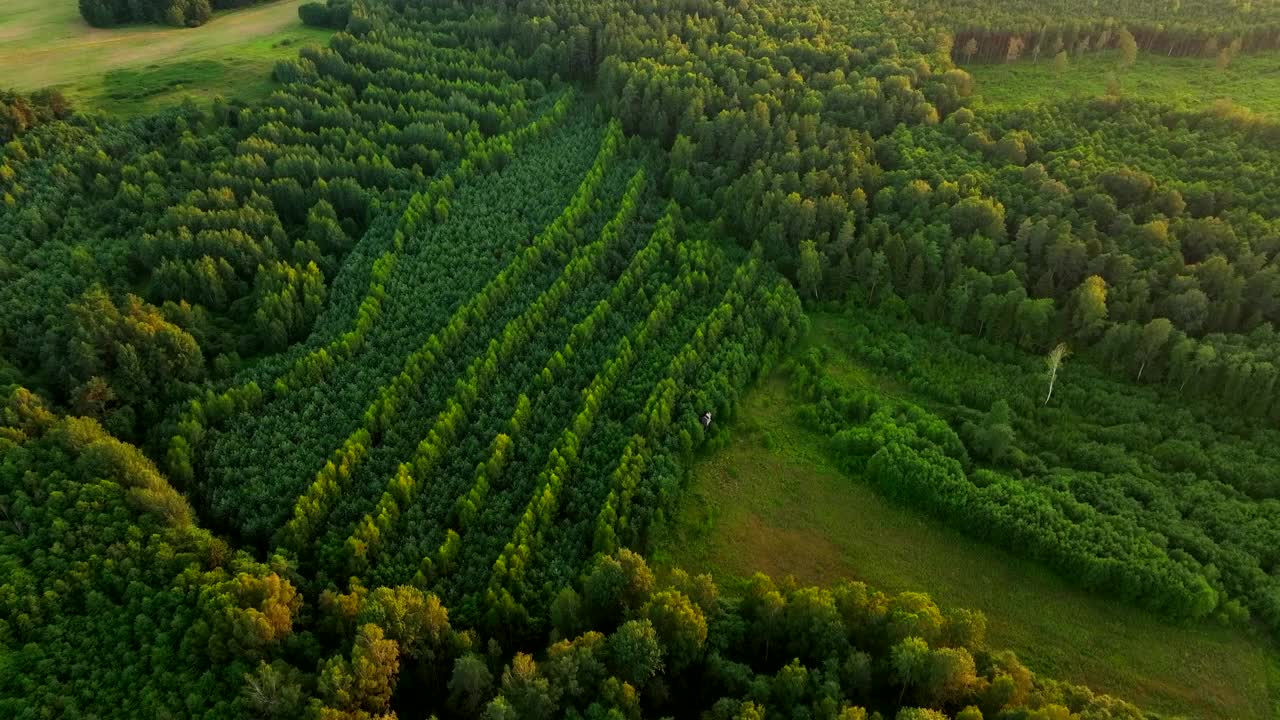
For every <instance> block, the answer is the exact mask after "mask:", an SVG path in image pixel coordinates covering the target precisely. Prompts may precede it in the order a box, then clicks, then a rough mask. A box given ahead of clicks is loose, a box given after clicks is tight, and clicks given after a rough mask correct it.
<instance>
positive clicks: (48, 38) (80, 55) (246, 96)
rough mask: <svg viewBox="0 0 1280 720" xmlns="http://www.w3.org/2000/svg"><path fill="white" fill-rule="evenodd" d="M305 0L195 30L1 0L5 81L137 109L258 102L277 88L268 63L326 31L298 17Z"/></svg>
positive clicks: (93, 104) (111, 107) (35, 0)
mask: <svg viewBox="0 0 1280 720" xmlns="http://www.w3.org/2000/svg"><path fill="white" fill-rule="evenodd" d="M301 2H302V0H278V1H277V2H273V3H269V4H266V5H259V6H256V7H251V8H247V9H244V10H239V11H235V12H228V13H221V14H219V15H218V16H217V17H215V18H214V20H213V21H212V22H210V23H208V24H207V25H204V26H203V27H198V28H189V29H188V28H168V27H159V26H154V25H139V26H131V27H125V28H115V29H110V30H102V29H98V28H92V27H89V26H88V25H87V24H86V23H85V22H84V20H83V19H81V17H80V13H79V10H78V9H77V4H76V2H75V0H48V1H43V2H42V0H4V3H3V5H4V7H3V9H0V78H2V79H0V86H4V87H12V88H15V89H18V90H24V91H29V90H35V89H37V88H41V87H47V86H55V87H59V88H61V89H62V90H63V92H64V93H66V95H67V96H68V97H69V98H71V99H72V100H73V101H74V102H75V103H76V104H77V105H78V106H80V107H82V108H90V109H97V110H102V111H105V112H109V113H114V114H124V115H130V114H138V113H143V112H147V111H150V110H155V109H159V108H162V107H166V106H169V105H174V104H177V103H179V102H181V101H182V100H183V98H185V97H192V98H193V99H195V100H197V101H201V100H207V99H208V98H212V97H213V96H215V95H222V96H224V97H227V98H239V99H242V100H252V99H255V98H259V97H263V96H265V95H266V94H267V93H269V92H270V91H271V87H272V81H271V77H270V76H271V67H272V65H274V64H275V62H276V61H277V60H280V59H282V58H287V57H292V56H294V55H296V54H297V52H298V48H299V47H300V46H302V45H304V44H307V43H323V42H324V41H325V40H326V39H327V37H328V36H329V34H330V32H329V31H327V30H319V29H316V28H308V27H305V26H304V25H303V24H302V23H301V21H299V20H298V5H299V4H301Z"/></svg>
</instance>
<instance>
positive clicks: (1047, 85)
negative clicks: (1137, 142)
mask: <svg viewBox="0 0 1280 720" xmlns="http://www.w3.org/2000/svg"><path fill="white" fill-rule="evenodd" d="M1118 62H1119V55H1118V54H1117V53H1116V52H1106V53H1098V54H1092V55H1086V56H1084V57H1081V58H1071V61H1070V65H1069V66H1068V67H1067V69H1066V70H1065V71H1064V72H1062V73H1058V72H1057V71H1055V70H1054V67H1053V62H1052V59H1046V58H1041V59H1040V60H1039V61H1038V62H1033V61H1031V60H1019V61H1017V62H1012V63H997V64H986V63H973V64H968V65H964V66H963V67H964V69H965V70H967V71H969V73H971V74H972V75H973V76H974V78H975V80H977V89H976V91H975V92H976V94H978V95H980V96H981V97H982V98H983V99H984V100H985V102H986V103H987V105H989V106H991V107H995V108H1015V107H1019V106H1023V105H1026V104H1027V103H1034V102H1039V101H1041V100H1054V99H1057V100H1061V99H1068V98H1075V97H1080V98H1088V97H1096V96H1099V95H1103V94H1105V93H1106V92H1107V84H1108V79H1109V77H1110V76H1111V75H1112V74H1114V75H1115V77H1117V78H1118V79H1119V81H1120V88H1121V92H1122V93H1123V94H1124V95H1126V96H1129V97H1139V98H1151V99H1156V100H1169V101H1173V102H1177V103H1181V104H1183V105H1186V106H1188V107H1202V106H1204V105H1208V104H1212V103H1214V102H1216V101H1218V100H1223V99H1226V100H1230V101H1232V102H1233V103H1235V104H1236V105H1240V106H1243V107H1247V108H1249V109H1250V110H1253V111H1254V112H1257V113H1262V114H1266V115H1280V53H1263V54H1256V55H1241V56H1240V57H1237V58H1236V59H1235V60H1233V61H1232V63H1231V65H1230V66H1228V67H1227V69H1225V70H1219V69H1218V68H1217V61H1216V60H1214V59H1212V58H1198V57H1164V56H1162V55H1149V54H1139V55H1138V61H1137V63H1136V64H1134V66H1133V67H1131V68H1129V69H1127V70H1117V63H1118Z"/></svg>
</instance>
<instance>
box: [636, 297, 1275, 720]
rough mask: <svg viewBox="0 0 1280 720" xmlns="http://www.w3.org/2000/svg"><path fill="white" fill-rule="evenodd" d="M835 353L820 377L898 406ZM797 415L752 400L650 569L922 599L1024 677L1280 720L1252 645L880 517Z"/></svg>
mask: <svg viewBox="0 0 1280 720" xmlns="http://www.w3.org/2000/svg"><path fill="white" fill-rule="evenodd" d="M812 319H813V320H814V326H813V331H812V332H811V334H810V338H809V340H808V342H810V343H824V344H826V345H828V346H829V347H833V348H839V347H841V346H842V345H841V342H840V337H839V335H840V333H839V318H838V317H836V316H822V315H817V316H813V318H812ZM833 355H834V356H835V357H834V359H833V362H832V365H831V366H829V367H828V370H829V372H830V374H831V376H832V377H834V378H837V379H839V380H841V381H843V382H849V383H873V384H874V385H875V386H876V387H877V388H878V389H880V390H881V391H882V392H887V393H890V394H894V395H898V394H902V391H901V389H900V388H898V387H896V386H895V385H893V384H892V382H891V381H889V380H884V379H881V378H878V377H875V376H873V375H871V374H869V373H868V372H867V371H866V370H865V369H864V368H861V367H859V366H857V365H856V364H854V363H853V362H851V361H850V360H849V359H848V358H847V357H842V356H841V355H840V354H839V353H838V352H837V353H833ZM794 407H795V404H794V402H793V401H792V400H791V398H790V395H789V392H788V390H787V388H786V381H785V379H783V378H782V377H780V376H778V375H774V376H773V377H771V378H769V379H767V380H765V381H764V382H762V383H761V385H760V386H759V387H757V388H755V389H754V390H753V391H751V393H750V394H749V395H748V396H747V397H746V399H745V401H744V402H743V405H742V408H741V411H740V414H739V416H738V418H736V419H735V421H734V426H733V428H732V432H733V440H732V441H731V443H730V445H729V447H728V448H727V449H725V450H722V451H719V452H717V453H715V454H713V455H712V456H710V457H708V458H706V459H704V460H702V461H701V462H699V463H698V464H696V465H695V467H694V470H693V473H692V476H691V478H690V480H689V485H688V490H687V495H686V497H685V500H684V505H683V509H682V511H681V514H680V516H679V518H678V520H677V521H676V522H675V523H674V526H673V528H672V530H671V531H670V532H669V533H668V535H667V537H665V538H663V539H662V541H661V542H660V543H659V547H658V548H657V549H656V552H655V563H656V564H658V565H662V566H680V567H684V568H685V569H687V570H690V571H698V572H704V571H711V572H715V573H717V574H727V575H730V576H736V577H742V576H745V575H749V574H751V573H752V572H754V571H756V570H761V571H763V572H766V573H769V574H771V575H774V576H783V575H788V574H791V575H794V576H796V578H798V579H799V580H801V581H804V582H812V583H830V582H832V581H835V580H836V579H838V578H842V577H849V578H856V579H859V580H863V581H865V582H867V583H870V584H871V585H873V586H876V587H878V588H880V589H883V590H886V591H894V592H898V591H903V590H922V591H926V592H928V593H930V594H931V595H932V596H933V597H934V598H935V599H937V600H938V601H939V602H940V603H942V604H944V605H957V606H965V607H971V608H977V609H980V610H982V611H983V612H985V613H986V614H987V616H988V617H989V618H990V620H991V630H990V633H989V634H990V640H991V644H992V645H993V646H995V647H1007V648H1011V649H1013V650H1015V651H1016V652H1017V653H1018V655H1019V656H1020V657H1022V658H1023V659H1024V660H1025V661H1026V662H1027V663H1028V665H1030V666H1031V667H1032V668H1033V669H1034V670H1036V671H1037V672H1042V673H1045V674H1047V675H1050V676H1054V677H1057V678H1060V679H1063V680H1069V681H1072V682H1077V683H1082V684H1087V685H1089V686H1090V687H1092V688H1093V689H1094V690H1096V691H1100V692H1108V693H1111V694H1114V695H1117V696H1119V697H1122V698H1125V699H1127V700H1130V701H1133V702H1136V703H1138V704H1139V705H1142V706H1144V707H1147V708H1150V709H1152V710H1157V711H1163V712H1172V713H1180V714H1186V715H1191V716H1193V717H1215V718H1263V717H1274V716H1276V715H1275V713H1276V712H1277V710H1280V707H1278V706H1277V705H1276V704H1275V703H1276V698H1277V696H1278V695H1280V663H1278V661H1277V658H1276V655H1275V654H1274V651H1273V650H1270V649H1268V647H1267V646H1266V645H1265V644H1264V643H1263V642H1262V641H1261V640H1255V639H1252V638H1249V637H1246V636H1245V634H1244V633H1243V632H1242V631H1239V630H1232V629H1228V628H1224V627H1218V626H1212V625H1194V626H1180V625H1172V624H1169V623H1167V622H1164V621H1161V620H1158V619H1155V618H1154V617H1152V616H1150V615H1148V614H1146V613H1145V612H1143V611H1141V610H1138V609H1135V608H1131V607H1127V606H1123V605H1118V604H1117V603H1115V602H1114V601H1110V600H1107V599H1105V598H1099V597H1096V596H1094V595H1091V594H1089V593H1086V592H1083V591H1080V590H1077V589H1075V588H1073V587H1072V586H1071V585H1070V584H1068V583H1067V582H1066V581H1064V580H1062V579H1061V578H1059V577H1057V576H1055V575H1053V574H1051V573H1050V572H1048V571H1047V570H1045V569H1043V568H1041V567H1040V566H1038V565H1036V564H1035V563H1032V562H1029V561H1025V560H1022V559H1019V558H1016V557H1013V556H1011V555H1010V554H1008V553H1006V552H1003V551H1000V550H998V549H994V548H991V547H989V546H985V545H983V544H981V543H978V542H976V541H974V540H971V539H969V538H967V537H966V536H964V535H961V534H960V533H958V532H956V531H954V530H951V529H949V528H945V527H941V526H939V525H937V524H935V523H932V522H930V521H929V520H928V519H927V518H925V517H924V516H922V515H918V514H916V513H914V512H912V511H909V510H906V509H903V508H900V507H898V506H895V505H892V504H890V503H889V502H887V501H886V500H885V499H883V498H882V497H881V496H879V495H878V494H877V493H876V492H875V491H874V490H873V489H872V488H871V487H869V486H868V485H866V484H864V483H861V482H859V481H857V480H855V479H851V478H849V477H847V476H845V475H843V474H842V473H841V472H839V471H838V470H836V469H835V468H834V466H833V465H832V464H831V463H830V462H829V461H828V460H827V458H826V455H825V452H824V445H823V441H822V438H821V437H819V436H818V435H816V434H814V433H812V432H810V431H808V430H807V429H805V428H804V427H802V426H801V425H800V424H799V423H798V422H797V421H796V420H795V417H794V415H793V408H794Z"/></svg>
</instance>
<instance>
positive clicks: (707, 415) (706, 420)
mask: <svg viewBox="0 0 1280 720" xmlns="http://www.w3.org/2000/svg"><path fill="white" fill-rule="evenodd" d="M698 419H699V420H700V421H701V422H702V427H703V429H704V430H705V429H706V428H709V427H711V411H710V410H708V411H706V412H704V413H702V417H700V418H698Z"/></svg>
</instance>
